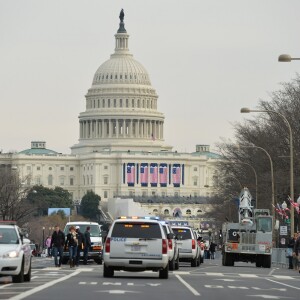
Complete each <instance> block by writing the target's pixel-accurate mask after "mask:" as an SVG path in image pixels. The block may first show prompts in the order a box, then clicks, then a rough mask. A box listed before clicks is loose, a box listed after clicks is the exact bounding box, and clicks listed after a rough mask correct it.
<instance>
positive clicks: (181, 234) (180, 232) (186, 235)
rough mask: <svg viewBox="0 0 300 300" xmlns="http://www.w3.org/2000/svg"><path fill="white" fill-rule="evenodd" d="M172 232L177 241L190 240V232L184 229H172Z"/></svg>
mask: <svg viewBox="0 0 300 300" xmlns="http://www.w3.org/2000/svg"><path fill="white" fill-rule="evenodd" d="M172 229H173V232H174V233H175V234H176V235H177V238H178V239H179V240H190V239H192V238H193V237H192V235H191V231H190V230H189V229H184V228H172Z"/></svg>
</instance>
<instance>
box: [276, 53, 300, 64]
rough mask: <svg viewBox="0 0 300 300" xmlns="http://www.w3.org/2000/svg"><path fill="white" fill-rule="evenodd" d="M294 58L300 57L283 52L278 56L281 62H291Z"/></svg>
mask: <svg viewBox="0 0 300 300" xmlns="http://www.w3.org/2000/svg"><path fill="white" fill-rule="evenodd" d="M292 60H300V58H297V57H291V56H290V55H289V54H281V55H279V56H278V61H279V62H291V61H292Z"/></svg>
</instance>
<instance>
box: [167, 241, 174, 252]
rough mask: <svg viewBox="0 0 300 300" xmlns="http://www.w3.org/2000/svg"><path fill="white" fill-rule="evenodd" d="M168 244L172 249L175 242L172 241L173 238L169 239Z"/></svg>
mask: <svg viewBox="0 0 300 300" xmlns="http://www.w3.org/2000/svg"><path fill="white" fill-rule="evenodd" d="M168 246H169V249H170V250H172V248H173V243H172V240H171V239H168Z"/></svg>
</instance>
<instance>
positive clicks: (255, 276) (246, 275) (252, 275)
mask: <svg viewBox="0 0 300 300" xmlns="http://www.w3.org/2000/svg"><path fill="white" fill-rule="evenodd" d="M239 276H241V277H243V278H257V277H258V276H257V275H255V274H239Z"/></svg>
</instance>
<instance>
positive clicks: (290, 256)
mask: <svg viewBox="0 0 300 300" xmlns="http://www.w3.org/2000/svg"><path fill="white" fill-rule="evenodd" d="M296 239H297V233H295V234H294V237H292V238H290V240H289V243H288V245H287V247H288V252H287V258H288V260H289V269H294V266H293V252H294V247H295V243H296ZM294 256H295V254H294Z"/></svg>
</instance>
